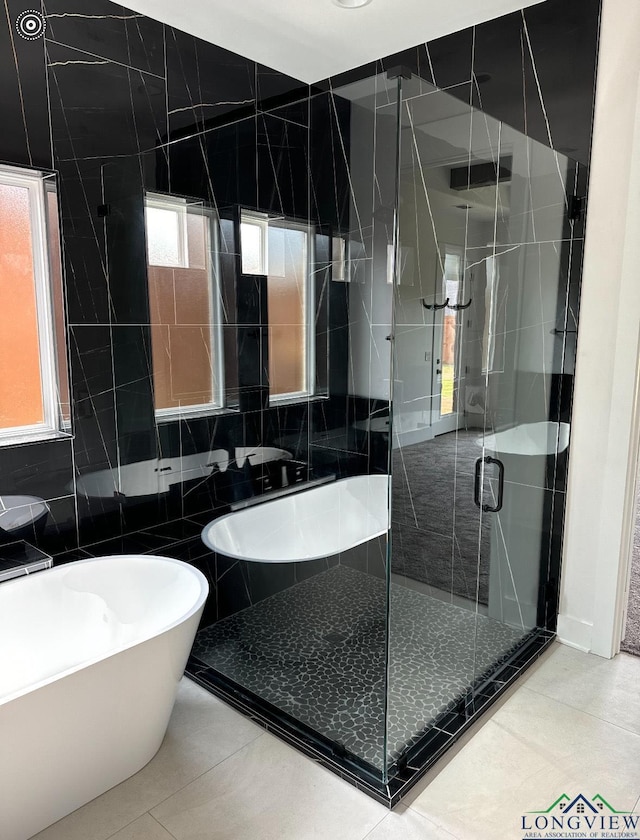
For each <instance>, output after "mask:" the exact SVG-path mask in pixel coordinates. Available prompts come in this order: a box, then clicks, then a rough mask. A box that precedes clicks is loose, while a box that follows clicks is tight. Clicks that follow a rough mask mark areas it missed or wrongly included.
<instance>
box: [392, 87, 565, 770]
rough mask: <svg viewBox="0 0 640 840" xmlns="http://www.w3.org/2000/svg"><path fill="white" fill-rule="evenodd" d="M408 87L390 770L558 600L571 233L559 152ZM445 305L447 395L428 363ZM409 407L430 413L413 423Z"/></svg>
mask: <svg viewBox="0 0 640 840" xmlns="http://www.w3.org/2000/svg"><path fill="white" fill-rule="evenodd" d="M469 94H470V96H469V101H474V100H473V99H472V91H471V90H470V91H469ZM402 100H403V101H402V108H401V142H400V148H401V162H400V180H399V184H400V196H399V206H400V212H399V252H400V253H403V252H404V253H413V254H414V259H415V272H414V275H415V283H414V284H413V286H408V285H406V284H404V283H403V278H402V276H398V275H397V273H396V278H395V280H396V282H395V285H394V335H395V341H394V354H393V363H394V374H393V377H394V398H393V420H392V427H393V459H392V461H393V463H392V472H393V475H392V513H391V520H392V528H391V555H390V556H391V561H390V576H391V581H390V618H389V671H388V673H389V687H388V728H387V733H388V752H387V769H388V770H389V772H390V773H392V772H393V769H394V767H395V766H396V765H397V763H398V762H399V761H400V762H401V761H402V760H403V754H404V755H405V757H406V750H407V748H410V747H412V746H415V747H416V748H418V747H420V745H421V743H424V742H422V741H421V736H423V735H424V734H425V733H426V732H428V731H429V732H431V733H432V735H431V741H432V742H433V743H434V744H439V745H441V744H442V743H444V742H445V741H446V740H447V739H448V738H450V737H453V736H454V735H455V734H456V732H458V731H459V730H460V728H461V727H462V726H464V725H465V723H466V722H467V721H468V719H469V717H470V716H471V715H473V713H474V712H475V711H476V710H477V709H478V708H479V707H481V706H482V705H483V703H484V702H485V700H486V699H487V698H488V697H489V696H491V694H492V692H494V691H495V678H496V677H498V678H499V675H500V673H501V672H502V671H504V670H505V668H507V669H508V666H509V663H510V662H512V661H513V657H514V655H515V654H516V653H517V652H518V651H519V650H521V649H522V648H523V645H524V644H525V642H526V641H527V640H528V639H529V638H530V637H531V635H532V633H536V632H538V631H539V630H541V628H544V627H545V624H546V621H547V615H548V614H549V613H550V612H552V610H550V609H549V604H550V602H551V601H552V600H553V598H554V588H553V585H550V560H549V558H550V547H551V541H552V539H554V536H553V533H554V532H553V522H554V510H555V509H556V508H557V507H558V504H559V502H560V500H559V499H558V498H556V492H557V491H556V490H555V488H554V475H555V470H556V464H557V456H558V453H560V452H562V451H563V449H566V446H567V443H568V432H569V428H568V425H567V424H566V423H563V422H561V421H560V415H559V403H560V400H559V398H558V389H559V387H560V384H559V383H561V382H562V372H563V361H564V345H565V341H564V335H565V333H564V331H565V330H566V317H567V305H566V299H567V289H568V276H569V268H570V260H571V255H572V248H571V236H572V232H573V231H572V226H571V222H570V221H569V219H568V207H569V202H568V191H569V189H568V187H567V184H571V183H572V177H573V174H574V169H573V167H572V165H571V164H570V162H569V161H568V160H567V159H566V158H564V157H563V156H562V155H558V154H557V153H555V152H553V151H552V150H550V149H548V148H547V147H545V146H542V145H541V144H539V143H536V142H534V141H532V140H530V139H529V138H527V137H524V136H523V135H521V134H519V133H518V132H516V131H514V130H512V129H510V128H509V127H507V126H505V125H503V124H501V123H499V122H498V121H496V120H494V119H492V118H491V117H489V116H487V115H486V114H484V113H482V112H481V111H479V110H477V109H475V108H473V107H471V106H470V105H469V104H467V103H466V102H464V101H461V100H459V99H457V98H455V99H454V98H453V97H452V96H450V95H449V94H447V93H444V92H442V91H438V90H436V89H433V88H430V87H429V85H427V84H426V83H425V82H423V81H421V80H417V79H415V78H413V79H411V80H406V81H405V80H403V97H402ZM456 254H458V255H459V268H458V271H457V274H458V276H459V277H461V278H462V279H463V281H464V282H460V283H459V285H458V288H456V289H454V286H453V283H452V280H453V276H454V275H455V272H454V270H453V266H452V263H453V257H452V255H456ZM434 274H435V275H436V276H439V277H442V278H445V282H444V283H442V284H441V285H437V286H436V288H435V290H434V285H433V280H432V278H433V276H434ZM454 291H455V292H457V294H454ZM447 298H448V300H447ZM454 301H455V302H454ZM447 309H450V310H452V313H451V314H453V313H455V321H454V323H455V340H454V341H453V342H451V340H449V344H450V345H451V344H452V358H453V366H454V370H455V374H454V375H453V376H452V377H451V382H452V384H451V397H450V405H447V403H445V397H446V396H447V394H446V391H445V388H444V385H443V382H442V381H441V382H437V381H435V379H434V376H433V371H434V370H439V371H440V376H442V370H443V367H442V366H438V367H437V368H436V366H435V364H432V362H433V363H435V362H436V361H437V359H438V358H440V361H441V363H442V362H443V359H444V348H445V343H446V342H445V341H444V337H443V336H444V325H443V317H442V314H441V313H445V312H446V310H447ZM430 346H431V347H432V348H433V350H434V351H436V350H439V349H440V348H443V353H442V355H440V356H439V357H438V356H437V355H436V356H435V358H433V359H432V360H429V359H428V348H429V347H430ZM423 348H427V350H426V356H423V355H422V354H421V351H422V349H423ZM422 358H425V362H424V363H422ZM421 389H422V390H421ZM412 404H413V405H430V407H431V410H430V412H428V413H427V415H423V417H426V420H425V422H423V425H422V426H421V427H419V428H417V429H414V430H412V433H408V431H407V425H406V423H404V424H403V422H402V418H403V415H406V414H407V413H408V412H409V408H410V405H412ZM434 406H435V407H434ZM443 409H444V411H443ZM447 409H448V414H446V413H445V411H446V410H447ZM398 418H399V419H400V422H398ZM445 421H448V426H447V425H446V423H445ZM443 423H445V425H443ZM552 583H553V582H551V584H552ZM509 673H513V671H509ZM492 681H494V683H493V685H492Z"/></svg>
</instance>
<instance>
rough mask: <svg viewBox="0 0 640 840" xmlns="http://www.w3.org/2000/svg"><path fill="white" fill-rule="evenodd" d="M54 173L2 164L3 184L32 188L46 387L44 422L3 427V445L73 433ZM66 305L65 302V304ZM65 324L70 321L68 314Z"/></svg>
mask: <svg viewBox="0 0 640 840" xmlns="http://www.w3.org/2000/svg"><path fill="white" fill-rule="evenodd" d="M52 176H53V173H51V172H43V171H41V170H34V169H27V168H23V167H16V166H6V165H0V184H5V185H7V186H14V187H22V188H26V189H27V190H28V195H29V221H30V225H31V250H32V255H33V282H34V290H35V301H36V323H37V332H38V335H37V337H38V359H39V362H40V387H41V391H42V413H43V420H42V422H41V423H32V424H29V425H24V426H8V427H5V428H0V446H9V445H15V444H20V443H30V442H35V441H41V440H48V439H55V438H60V437H69V436H70V435H69V430H70V426H71V421H68V422H65V421H64V420H63V417H62V411H61V409H60V402H59V393H60V386H59V371H58V364H57V352H56V331H55V316H54V311H53V306H54V304H53V288H52V278H51V262H50V260H51V256H52V255H51V251H50V248H49V226H48V211H47V201H46V190H47V179H49V178H51V177H52ZM63 306H64V304H63ZM63 317H64V318H65V325H66V316H64V314H63Z"/></svg>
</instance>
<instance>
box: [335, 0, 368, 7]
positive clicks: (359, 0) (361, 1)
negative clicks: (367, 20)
mask: <svg viewBox="0 0 640 840" xmlns="http://www.w3.org/2000/svg"><path fill="white" fill-rule="evenodd" d="M333 2H334V3H335V4H336V6H340V8H341V9H359V8H360V6H366V5H368V4H369V3H370V2H371V0H333Z"/></svg>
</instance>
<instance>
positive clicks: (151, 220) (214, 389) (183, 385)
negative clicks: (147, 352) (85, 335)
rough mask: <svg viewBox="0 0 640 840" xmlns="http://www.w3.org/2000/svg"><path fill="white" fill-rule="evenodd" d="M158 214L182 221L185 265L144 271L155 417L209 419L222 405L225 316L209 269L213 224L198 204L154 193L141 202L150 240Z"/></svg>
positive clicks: (151, 267)
mask: <svg viewBox="0 0 640 840" xmlns="http://www.w3.org/2000/svg"><path fill="white" fill-rule="evenodd" d="M158 213H161V214H162V213H164V214H165V217H166V218H169V217H170V216H172V215H173V216H174V217H176V218H177V219H178V220H179V224H178V229H179V230H180V231H181V233H180V236H182V237H183V238H182V242H181V244H180V248H179V249H178V250H174V251H173V252H172V256H173V257H174V258H175V257H177V255H178V253H179V254H180V257H181V259H182V262H176V261H174V262H168V261H167V262H165V263H162V264H159V263H153V262H152V255H151V247H150V248H149V264H148V266H147V273H148V283H149V312H150V317H151V353H152V360H153V393H154V404H155V410H156V416H157V417H158V418H163V419H165V420H172V419H175V418H177V417H182V416H185V415H197V414H207V413H209V412H211V411H212V410H214V409H218V408H221V407H222V406H223V403H224V399H223V392H224V382H223V357H222V344H223V340H222V329H223V327H222V315H221V305H220V291H219V288H218V284H217V279H216V278H217V272H216V271H215V270H214V259H215V253H216V249H215V248H214V247H213V245H214V237H215V218H214V215H213V213H212V212H211V211H210V210H209V209H207V208H205V207H204V206H203V205H201V204H187V203H186V202H184V200H182V199H180V198H177V197H173V196H165V195H160V194H158V193H153V194H149V195H147V198H146V224H147V237H148V242H149V243H151V242H152V241H153V237H154V235H155V233H157V232H158V231H159V228H156V229H155V233H154V225H155V223H156V220H157V219H158V218H161V217H160V216H159V215H158Z"/></svg>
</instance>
